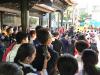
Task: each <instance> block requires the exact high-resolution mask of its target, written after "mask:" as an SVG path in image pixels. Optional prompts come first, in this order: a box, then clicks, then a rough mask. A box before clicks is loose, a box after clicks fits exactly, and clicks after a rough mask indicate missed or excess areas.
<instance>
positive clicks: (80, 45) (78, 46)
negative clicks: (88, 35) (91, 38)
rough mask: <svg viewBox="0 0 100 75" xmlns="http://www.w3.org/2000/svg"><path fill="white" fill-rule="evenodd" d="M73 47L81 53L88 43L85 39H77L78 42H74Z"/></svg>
mask: <svg viewBox="0 0 100 75" xmlns="http://www.w3.org/2000/svg"><path fill="white" fill-rule="evenodd" d="M75 47H76V49H77V50H78V52H79V53H81V52H82V51H83V50H84V49H86V48H88V47H89V45H88V43H87V42H86V41H84V40H79V41H78V42H76V44H75Z"/></svg>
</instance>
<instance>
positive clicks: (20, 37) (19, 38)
mask: <svg viewBox="0 0 100 75" xmlns="http://www.w3.org/2000/svg"><path fill="white" fill-rule="evenodd" d="M26 37H28V34H27V33H26V32H18V33H17V34H16V42H17V43H18V44H20V43H21V42H22V40H23V39H25V38H26Z"/></svg>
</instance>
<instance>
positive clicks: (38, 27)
mask: <svg viewBox="0 0 100 75" xmlns="http://www.w3.org/2000/svg"><path fill="white" fill-rule="evenodd" d="M41 28H43V27H42V26H36V28H35V31H36V33H37V31H38V30H40V29H41Z"/></svg>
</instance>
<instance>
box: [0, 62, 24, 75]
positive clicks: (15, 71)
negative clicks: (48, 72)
mask: <svg viewBox="0 0 100 75" xmlns="http://www.w3.org/2000/svg"><path fill="white" fill-rule="evenodd" d="M0 75H23V72H22V70H21V69H20V68H19V67H18V66H17V65H16V64H14V63H7V62H2V63H0Z"/></svg>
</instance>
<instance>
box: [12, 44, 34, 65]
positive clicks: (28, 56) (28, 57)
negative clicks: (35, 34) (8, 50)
mask: <svg viewBox="0 0 100 75" xmlns="http://www.w3.org/2000/svg"><path fill="white" fill-rule="evenodd" d="M35 55H36V49H35V47H34V46H33V45H31V44H29V43H24V44H22V45H21V46H20V47H19V49H18V52H17V55H16V57H15V59H14V62H15V63H18V62H19V61H20V62H24V63H26V64H31V63H32V62H33V60H34V58H35Z"/></svg>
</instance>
